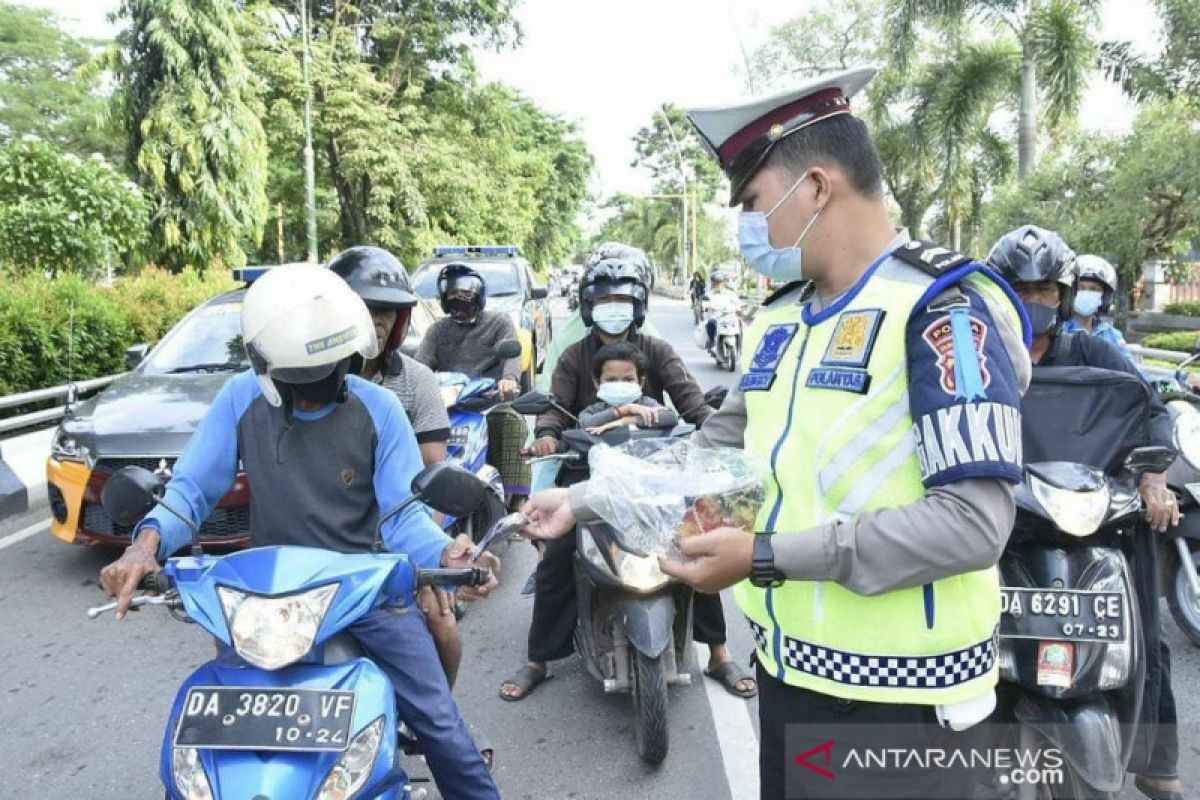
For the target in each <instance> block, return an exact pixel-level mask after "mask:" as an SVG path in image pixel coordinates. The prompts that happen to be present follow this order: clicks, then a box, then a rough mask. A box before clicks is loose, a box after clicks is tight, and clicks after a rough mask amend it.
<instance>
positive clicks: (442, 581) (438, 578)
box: [417, 567, 492, 588]
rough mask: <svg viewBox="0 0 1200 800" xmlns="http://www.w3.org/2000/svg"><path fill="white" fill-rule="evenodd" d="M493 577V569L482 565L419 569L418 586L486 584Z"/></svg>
mask: <svg viewBox="0 0 1200 800" xmlns="http://www.w3.org/2000/svg"><path fill="white" fill-rule="evenodd" d="M491 579H492V573H491V570H486V569H482V568H480V567H463V568H458V569H418V570H417V587H418V588H420V587H422V586H484V585H486V584H487V582H488V581H490V580H491Z"/></svg>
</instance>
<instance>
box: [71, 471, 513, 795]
mask: <svg viewBox="0 0 1200 800" xmlns="http://www.w3.org/2000/svg"><path fill="white" fill-rule="evenodd" d="M159 491H160V485H159V481H158V478H157V477H156V476H155V475H153V474H152V473H151V472H149V471H148V470H145V469H142V468H140V467H126V468H124V469H122V470H120V471H119V472H117V473H116V474H115V475H113V477H112V478H110V479H109V481H108V483H107V484H106V485H105V487H104V491H103V493H102V502H103V504H104V508H105V510H106V511H108V513H109V514H111V515H112V517H113V518H114V519H116V520H119V521H121V522H122V524H132V523H134V522H136V521H137V520H138V519H140V518H141V517H142V516H144V515H145V513H146V512H148V511H149V510H150V508H152V507H153V506H154V505H155V504H156V503H162V501H161V499H160V498H159V497H158V496H157V493H158V492H159ZM487 492H488V488H487V486H486V485H485V484H483V483H481V482H480V481H479V480H478V479H477V478H475V476H473V475H471V474H470V473H468V472H466V471H465V470H463V469H461V468H459V467H456V466H454V465H452V464H448V463H441V464H434V465H431V466H430V467H428V468H426V469H425V470H423V471H422V472H420V473H419V474H418V475H417V476H416V477H415V478H414V479H413V483H412V493H413V494H412V497H411V498H409V499H408V500H406V501H405V502H404V503H403V504H401V505H400V506H398V507H396V508H394V509H392V510H391V511H389V512H388V513H386V514H384V515H383V516H382V517H381V519H380V521H379V525H378V527H377V529H376V532H375V548H374V552H372V553H369V554H361V555H346V554H341V553H334V552H330V551H327V550H321V549H318V548H311V547H295V546H276V547H259V548H253V549H250V550H244V551H241V552H237V553H233V554H231V555H227V556H223V557H216V556H210V555H206V554H204V552H203V551H202V549H201V547H200V544H199V539H198V530H197V528H196V526H195V525H194V524H193V523H192V522H191V520H190V519H189V518H188V517H187V516H186V515H182V514H179V513H178V512H176V511H175V510H173V509H171V508H169V507H168V506H167V505H166V504H165V503H164V504H162V505H163V508H165V509H167V510H168V511H170V512H171V513H172V514H175V515H176V516H178V517H179V518H180V519H182V520H183V521H184V522H185V523H187V524H188V526H189V528H191V530H192V547H191V553H190V555H188V556H184V557H177V558H172V559H170V560H168V561H167V564H166V566H165V567H164V568H163V570H162V571H161V572H158V573H153V574H151V575H150V576H147V578H146V580H145V581H143V588H145V589H148V590H150V591H151V592H153V593H154V594H144V595H140V596H137V597H135V598H134V600H133V606H134V607H135V608H136V607H139V606H149V605H158V606H163V607H165V608H167V609H168V611H170V613H171V614H172V616H174V617H176V618H177V619H179V620H181V621H184V622H197V623H199V624H200V625H201V626H202V627H203V628H204V629H205V630H207V631H208V632H209V633H211V634H212V635H213V636H214V637H216V639H218V640H219V641H220V642H221V643H222V644H224V645H225V647H226V648H227V649H226V650H225V651H224V652H223V653H221V654H220V655H218V656H217V658H215V659H213V660H212V661H209V662H207V663H205V664H202V665H201V666H200V667H199V668H197V669H196V671H195V672H193V673H192V674H191V675H190V676H189V677H188V678H187V679H186V680H185V681H184V683H183V685H182V686H181V687H180V690H179V693H178V695H177V696H176V699H175V702H174V704H173V706H172V709H171V713H170V716H169V718H168V721H167V729H166V734H165V736H164V739H163V746H162V757H161V760H160V765H159V773H160V777H161V779H162V782H163V785H164V786H165V787H166V797H167V798H168V800H200V799H201V798H204V800H220V798H223V797H225V798H235V797H236V798H250V797H258V798H289V800H290V799H291V798H296V800H301V799H302V798H303V799H305V800H307V799H308V798H313V799H314V800H334V799H335V798H338V799H339V800H341V799H342V798H349V797H354V798H359V799H360V800H362V799H365V798H386V799H387V800H403V799H405V798H414V800H419V798H421V797H424V796H425V790H424V789H416V790H414V789H413V786H412V783H411V782H410V781H409V777H408V774H407V772H406V771H405V769H404V768H403V766H402V765H401V763H400V760H399V758H400V751H401V748H402V746H403V744H404V740H403V738H402V737H401V735H400V733H399V732H398V721H397V716H396V708H395V690H394V689H393V687H392V685H391V683H390V681H389V680H388V678H387V676H386V674H385V673H384V672H383V671H382V670H381V669H379V667H377V666H375V665H374V664H373V663H371V661H370V660H368V659H366V658H363V657H361V650H360V649H359V648H358V645H357V642H356V641H355V640H354V639H353V637H352V636H351V635H350V634H349V633H347V628H348V627H349V626H350V625H351V624H352V623H354V622H355V621H356V620H358V619H360V618H361V617H363V616H364V615H365V614H367V613H368V612H369V611H371V610H373V609H375V608H379V607H382V606H396V605H400V606H403V605H411V604H412V603H413V601H414V593H415V592H416V590H417V589H418V588H419V587H422V586H432V585H440V586H480V585H483V584H485V583H486V582H487V581H488V579H489V574H488V572H487V570H484V569H480V568H466V569H433V570H426V569H420V568H416V567H414V566H413V565H412V564H411V563H410V562H409V560H408V558H407V556H405V555H402V554H393V553H384V552H382V544H383V539H382V526H383V524H384V523H385V522H386V521H387V520H389V519H391V518H392V517H394V516H395V515H397V514H399V513H400V512H401V511H403V510H404V509H405V508H406V507H408V506H409V505H411V504H412V503H414V502H417V501H421V502H424V503H426V504H427V505H429V506H431V507H433V508H436V509H438V510H440V511H443V512H445V513H449V514H454V515H455V516H465V515H466V514H468V513H470V512H471V511H472V510H473V508H474V506H475V505H477V504H478V503H479V502H481V501H482V500H483V499H484V497H485V495H486V494H487ZM493 541H495V539H493ZM115 606H116V603H115V602H114V603H107V604H105V605H102V606H98V607H96V608H92V609H90V610H88V612H87V613H88V616H89V617H90V618H92V619H95V618H96V617H98V616H99V615H101V614H103V613H105V612H107V611H111V610H113V609H114V608H115Z"/></svg>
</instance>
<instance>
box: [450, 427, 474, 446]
mask: <svg viewBox="0 0 1200 800" xmlns="http://www.w3.org/2000/svg"><path fill="white" fill-rule="evenodd" d="M470 437H471V429H470V428H469V427H467V426H466V425H455V426H454V427H453V428H451V429H450V444H459V445H462V444H466V443H467V439H469V438H470Z"/></svg>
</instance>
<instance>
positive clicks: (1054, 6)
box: [888, 0, 1099, 178]
mask: <svg viewBox="0 0 1200 800" xmlns="http://www.w3.org/2000/svg"><path fill="white" fill-rule="evenodd" d="M1098 6H1099V3H1098V2H1095V0H1024V1H1023V2H1016V1H1015V0H890V5H889V9H888V38H889V40H890V41H891V42H892V43H893V48H892V57H893V61H894V63H895V65H896V66H897V67H898V68H900V69H904V68H905V67H906V66H907V64H908V62H909V61H910V60H911V58H912V56H913V54H914V49H915V48H914V43H915V41H916V40H917V38H918V34H919V25H920V23H921V22H922V21H928V22H932V23H934V24H935V25H937V26H938V28H939V29H940V30H942V31H945V32H947V33H949V34H951V35H955V36H959V35H961V34H962V32H963V30H964V27H965V26H968V25H969V24H970V23H971V22H972V21H976V20H978V21H980V22H982V23H984V24H985V25H987V26H988V32H989V33H990V34H992V36H993V38H992V39H991V45H990V46H991V47H992V48H998V47H1001V46H1002V45H1003V44H1005V43H1007V44H1009V45H1010V47H1011V50H1012V57H1013V58H1014V59H1015V60H1016V62H1017V64H1018V65H1019V73H1018V74H1019V79H1018V81H1017V83H1016V84H1015V85H1013V86H1012V87H1011V89H1012V96H1013V97H1014V98H1015V100H1016V103H1015V105H1016V106H1017V117H1018V121H1017V152H1018V174H1019V175H1020V176H1021V177H1022V178H1024V177H1026V176H1027V175H1029V173H1030V172H1031V171H1032V170H1033V167H1034V164H1035V162H1036V156H1037V131H1038V113H1039V106H1043V105H1044V107H1045V112H1046V126H1047V128H1048V129H1050V130H1051V131H1054V130H1055V129H1056V128H1058V127H1059V126H1060V125H1062V124H1063V123H1065V122H1068V121H1070V120H1071V119H1072V118H1073V117H1074V115H1075V113H1076V112H1077V110H1078V108H1079V103H1080V101H1081V100H1082V98H1083V92H1084V89H1085V88H1086V86H1087V76H1088V71H1089V69H1090V68H1091V66H1092V64H1093V62H1094V59H1095V54H1096V47H1095V43H1094V42H1093V39H1092V30H1093V28H1094V27H1095V26H1096V22H1097V9H1098ZM1006 72H1007V70H1006ZM980 77H981V79H988V80H990V77H989V76H986V75H981V76H980Z"/></svg>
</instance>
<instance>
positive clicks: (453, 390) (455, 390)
mask: <svg viewBox="0 0 1200 800" xmlns="http://www.w3.org/2000/svg"><path fill="white" fill-rule="evenodd" d="M462 390H463V387H462V384H457V383H456V384H454V385H452V386H443V387H442V402H443V403H445V404H446V408H453V407H454V404H455V403H457V402H458V396H459V395H460V394H462Z"/></svg>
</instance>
